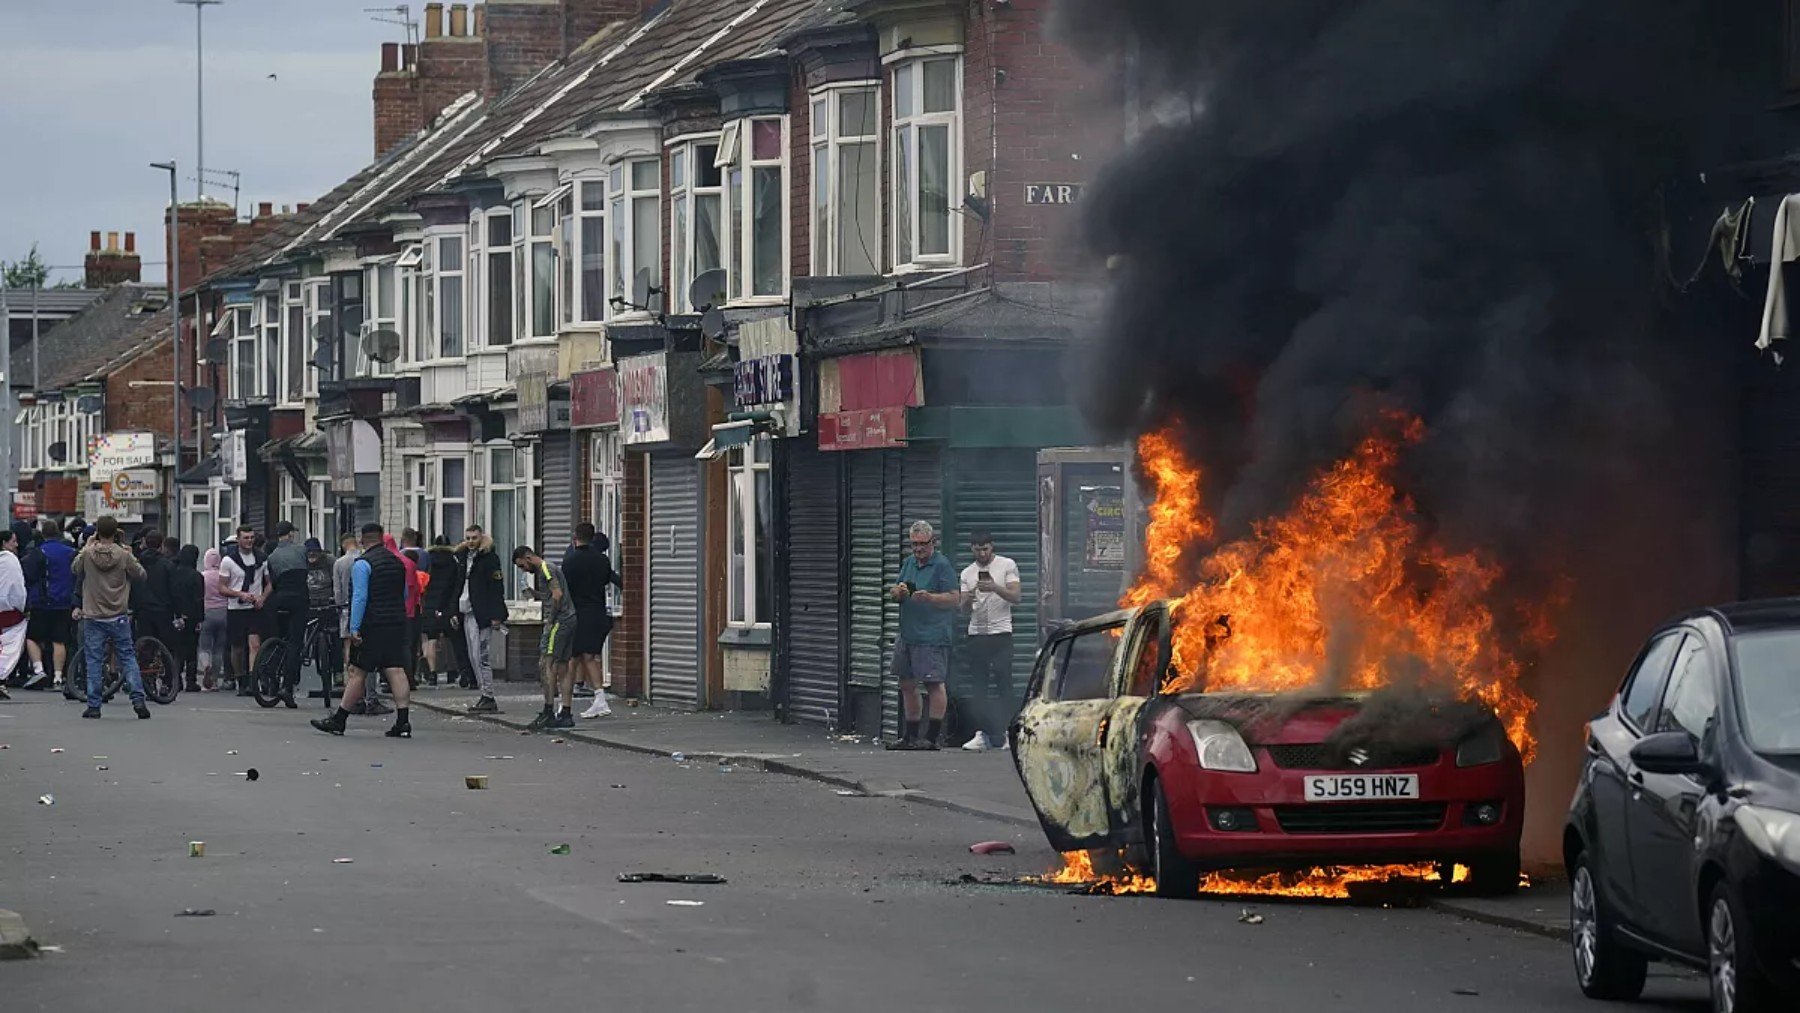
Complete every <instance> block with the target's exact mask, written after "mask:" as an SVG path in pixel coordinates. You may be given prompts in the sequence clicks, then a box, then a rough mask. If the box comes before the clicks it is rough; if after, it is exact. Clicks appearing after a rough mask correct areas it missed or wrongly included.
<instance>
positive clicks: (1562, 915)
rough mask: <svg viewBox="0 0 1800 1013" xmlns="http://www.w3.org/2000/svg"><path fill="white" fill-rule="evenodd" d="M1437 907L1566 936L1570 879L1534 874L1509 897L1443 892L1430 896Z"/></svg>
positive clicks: (1494, 922)
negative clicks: (1466, 895) (1449, 894)
mask: <svg viewBox="0 0 1800 1013" xmlns="http://www.w3.org/2000/svg"><path fill="white" fill-rule="evenodd" d="M1431 906H1432V907H1435V908H1437V909H1438V910H1439V911H1443V912H1446V913H1448V914H1453V915H1456V916H1458V917H1460V918H1467V919H1469V920H1470V921H1477V922H1484V923H1486V924H1488V925H1498V926H1501V927H1503V928H1509V929H1516V930H1518V931H1520V932H1529V933H1532V934H1533V935H1539V936H1547V937H1549V938H1551V939H1562V940H1567V939H1568V938H1569V881H1568V880H1566V879H1563V878H1562V877H1561V876H1553V877H1538V876H1533V877H1532V879H1531V885H1530V886H1527V887H1525V888H1523V889H1521V890H1520V891H1519V892H1518V893H1516V894H1514V895H1512V896H1511V897H1457V896H1444V897H1438V898H1435V899H1433V900H1432V902H1431Z"/></svg>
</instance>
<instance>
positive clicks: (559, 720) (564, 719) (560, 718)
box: [544, 711, 575, 728]
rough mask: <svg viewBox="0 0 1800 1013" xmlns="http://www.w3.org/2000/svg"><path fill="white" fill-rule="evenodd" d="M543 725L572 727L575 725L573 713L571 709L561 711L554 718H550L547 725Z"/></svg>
mask: <svg viewBox="0 0 1800 1013" xmlns="http://www.w3.org/2000/svg"><path fill="white" fill-rule="evenodd" d="M544 727H546V728H573V727H575V714H574V712H573V711H563V712H562V713H561V714H558V715H557V716H556V717H555V718H554V719H552V720H551V722H550V723H549V724H548V725H545V726H544Z"/></svg>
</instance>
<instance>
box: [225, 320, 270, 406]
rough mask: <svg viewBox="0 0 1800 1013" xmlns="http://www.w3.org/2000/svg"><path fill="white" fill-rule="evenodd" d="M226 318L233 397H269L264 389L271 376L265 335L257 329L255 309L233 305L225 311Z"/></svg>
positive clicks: (240, 398) (241, 398) (242, 398)
mask: <svg viewBox="0 0 1800 1013" xmlns="http://www.w3.org/2000/svg"><path fill="white" fill-rule="evenodd" d="M225 319H226V320H227V321H228V326H229V331H228V338H227V340H229V341H230V347H229V348H228V349H227V355H228V356H229V358H230V362H229V363H228V364H227V366H228V370H229V373H230V375H231V396H232V397H234V398H237V399H238V400H240V401H242V400H244V399H245V398H252V397H266V396H267V395H268V393H269V391H268V389H267V388H266V387H264V386H263V379H264V377H266V376H268V366H267V364H266V363H265V362H264V361H263V343H262V336H261V335H260V334H258V333H257V329H256V307H255V306H232V307H230V308H229V309H227V310H226V311H225Z"/></svg>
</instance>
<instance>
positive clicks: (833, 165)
mask: <svg viewBox="0 0 1800 1013" xmlns="http://www.w3.org/2000/svg"><path fill="white" fill-rule="evenodd" d="M852 93H856V94H860V95H862V96H863V97H864V98H865V99H866V100H867V102H868V103H869V109H870V111H871V112H872V113H873V115H874V122H873V123H872V124H870V131H869V133H866V134H845V133H844V131H843V124H844V115H843V105H844V97H845V96H846V95H849V94H852ZM810 98H811V102H812V105H811V107H810V108H811V111H812V115H811V117H810V121H811V125H812V129H811V133H812V183H811V188H810V189H811V194H812V200H811V207H810V208H809V210H808V214H809V215H810V216H811V231H810V233H809V235H810V237H811V240H812V251H811V256H810V258H809V259H810V264H811V271H812V274H813V276H814V277H831V276H837V275H842V274H850V273H855V274H880V273H881V271H882V265H883V258H882V247H881V205H882V194H881V153H882V144H881V82H879V81H846V82H843V83H840V84H833V85H828V86H826V87H824V88H820V89H818V90H816V91H814V92H813V93H812V95H811V96H810ZM865 145H866V146H867V148H868V151H869V156H868V157H869V159H870V164H871V165H872V166H873V167H874V169H875V179H874V184H873V185H874V187H875V192H874V193H873V194H872V195H871V196H872V197H873V199H874V205H875V206H874V208H873V212H874V217H875V220H874V221H873V222H872V223H868V224H867V225H866V226H865V227H864V228H863V229H860V230H858V231H859V232H860V234H861V235H862V236H863V238H864V240H865V242H866V243H867V245H866V246H865V247H864V252H866V253H867V254H868V257H869V259H870V260H871V261H872V262H873V263H871V264H870V265H869V269H868V270H867V271H857V272H850V271H847V270H846V269H845V267H844V264H843V261H844V259H845V258H844V256H843V251H844V246H845V234H844V232H843V225H844V221H845V204H844V193H843V186H842V184H843V181H844V151H845V149H846V148H854V147H860V146H865ZM821 180H822V181H823V183H824V185H823V186H821V185H820V184H821ZM871 229H872V230H873V235H872V237H871V235H870V230H871ZM859 245H861V244H859Z"/></svg>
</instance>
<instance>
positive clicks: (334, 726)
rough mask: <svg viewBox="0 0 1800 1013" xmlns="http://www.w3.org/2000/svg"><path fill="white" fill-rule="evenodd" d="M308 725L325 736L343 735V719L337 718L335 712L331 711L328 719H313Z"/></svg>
mask: <svg viewBox="0 0 1800 1013" xmlns="http://www.w3.org/2000/svg"><path fill="white" fill-rule="evenodd" d="M308 723H309V724H311V725H312V726H313V727H314V728H317V729H318V730H319V731H322V732H324V733H326V734H327V735H342V734H344V719H343V718H341V717H339V716H338V714H337V712H336V711H333V712H332V714H331V716H330V717H328V718H313V719H312V721H310V722H308Z"/></svg>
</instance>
